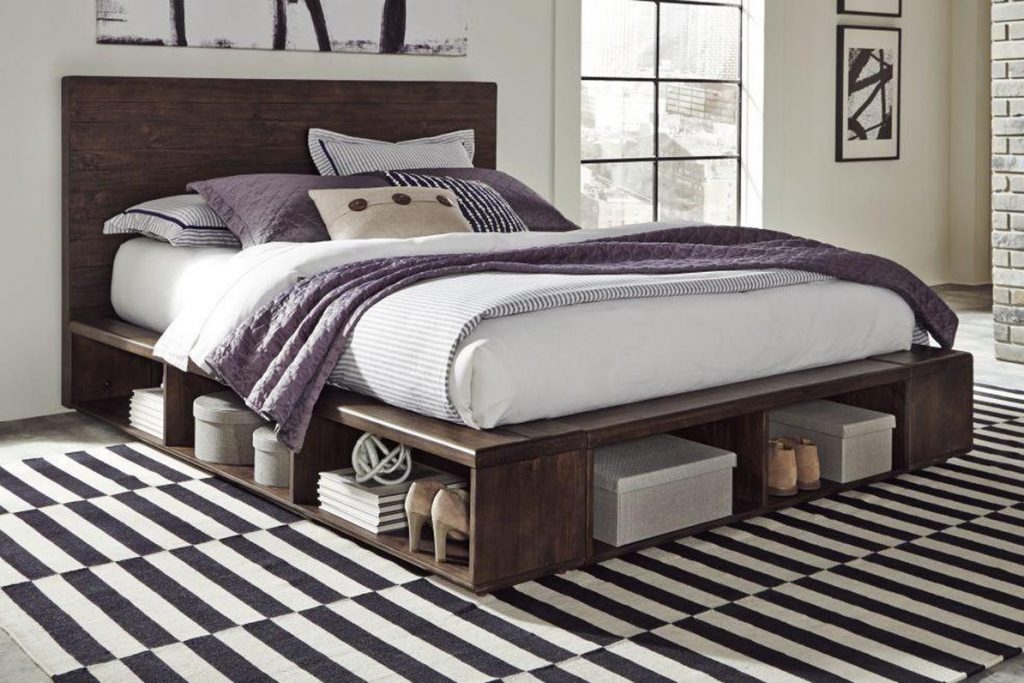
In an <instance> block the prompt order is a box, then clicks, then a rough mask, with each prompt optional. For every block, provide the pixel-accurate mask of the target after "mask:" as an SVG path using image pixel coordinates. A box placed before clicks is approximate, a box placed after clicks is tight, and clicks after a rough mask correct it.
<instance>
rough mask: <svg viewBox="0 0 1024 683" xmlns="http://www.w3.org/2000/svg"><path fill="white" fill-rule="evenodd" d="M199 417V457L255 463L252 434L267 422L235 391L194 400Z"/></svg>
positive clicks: (207, 460) (229, 462) (246, 463)
mask: <svg viewBox="0 0 1024 683" xmlns="http://www.w3.org/2000/svg"><path fill="white" fill-rule="evenodd" d="M192 415H193V416H194V417H195V418H196V457H197V458H199V459H200V460H202V461H204V462H210V463H216V464H219V465H252V464H253V459H254V450H253V446H252V434H253V432H255V431H256V430H257V429H259V428H260V427H262V426H264V425H265V424H266V422H265V421H264V420H263V418H261V417H260V416H259V415H257V414H256V413H254V412H252V411H251V410H249V409H248V408H247V407H246V406H245V404H244V403H242V399H240V398H238V396H236V395H235V394H234V393H233V392H230V391H222V392H219V393H216V394H207V395H206V396H200V397H199V398H197V399H196V400H195V402H194V403H193V404H192Z"/></svg>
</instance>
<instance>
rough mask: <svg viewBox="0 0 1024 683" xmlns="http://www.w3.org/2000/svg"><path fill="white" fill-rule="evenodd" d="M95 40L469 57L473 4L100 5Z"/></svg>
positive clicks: (226, 0) (132, 0)
mask: <svg viewBox="0 0 1024 683" xmlns="http://www.w3.org/2000/svg"><path fill="white" fill-rule="evenodd" d="M96 41H97V42H98V43H108V44H122V45H166V46H175V47H213V48H217V47H219V48H247V49H256V50H314V51H315V50H318V51H321V52H369V53H393V54H394V53H401V54H416V55H449V56H464V55H465V54H466V47H467V27H466V0H170V1H168V0H96Z"/></svg>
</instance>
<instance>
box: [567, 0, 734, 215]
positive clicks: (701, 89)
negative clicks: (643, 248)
mask: <svg viewBox="0 0 1024 683" xmlns="http://www.w3.org/2000/svg"><path fill="white" fill-rule="evenodd" d="M742 12H743V8H742V0H704V1H701V2H697V1H693V2H691V1H688V0H583V55H582V58H583V64H582V70H583V83H582V134H581V143H582V157H583V168H582V173H581V189H582V194H583V197H582V202H583V205H582V219H583V225H584V227H588V228H598V227H600V228H604V227H612V226H616V225H624V224H626V223H640V222H647V221H651V220H695V221H705V222H708V223H716V224H736V223H737V222H738V221H739V207H740V136H741V128H740V127H741V123H740V122H741V113H742V112H741V106H742V104H741V99H740V93H741V88H742V84H741V80H740V72H741V67H740V64H741V55H742V52H741V51H742V33H743V29H742Z"/></svg>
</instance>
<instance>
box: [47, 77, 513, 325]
mask: <svg viewBox="0 0 1024 683" xmlns="http://www.w3.org/2000/svg"><path fill="white" fill-rule="evenodd" d="M311 127H322V128H328V129H332V130H337V131H339V132H343V133H347V134H351V135H357V136H365V137H371V138H376V139H381V140H391V141H396V140H402V139H409V138H416V137H422V136H425V135H436V134H439V133H445V132H448V131H452V130H456V129H461V128H473V129H475V130H476V140H477V152H476V165H477V166H480V167H485V168H494V167H495V148H496V137H497V130H496V129H497V86H496V85H495V84H494V83H458V82H422V81H413V82H401V81H294V80H228V79H192V78H114V77H87V76H69V77H66V78H65V79H64V81H63V152H64V163H63V173H64V189H63V200H64V227H63V235H64V237H63V249H64V254H63V257H64V270H63V273H64V289H63V292H64V321H65V334H66V329H67V322H68V321H69V320H90V319H96V318H101V317H107V316H110V315H112V313H113V311H112V309H111V306H110V275H111V269H112V266H113V261H114V254H115V252H116V251H117V248H118V246H119V245H120V244H121V243H122V242H124V241H125V240H126V239H128V238H127V237H124V236H104V235H103V234H102V229H103V222H104V221H105V220H106V219H107V218H110V217H111V216H113V215H115V214H117V213H118V212H120V211H122V210H124V209H125V208H127V207H129V206H132V205H133V204H137V203H139V202H142V201H146V200H150V199H156V198H159V197H166V196H169V195H174V194H181V193H182V192H184V189H185V185H186V184H187V183H189V182H191V181H193V180H201V179H204V178H216V177H219V176H226V175H234V174H239V173H274V172H276V173H315V172H316V169H315V168H314V166H313V163H312V161H311V160H310V158H309V151H308V149H307V147H306V133H307V131H308V129H309V128H311Z"/></svg>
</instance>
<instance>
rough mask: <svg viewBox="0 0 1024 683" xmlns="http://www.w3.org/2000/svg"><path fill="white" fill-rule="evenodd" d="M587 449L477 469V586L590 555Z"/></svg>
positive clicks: (473, 495)
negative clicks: (588, 551)
mask: <svg viewBox="0 0 1024 683" xmlns="http://www.w3.org/2000/svg"><path fill="white" fill-rule="evenodd" d="M589 463H590V459H589V458H588V453H587V451H585V450H581V451H571V452H568V453H558V454H554V455H547V456H543V457H539V458H534V459H532V460H520V461H517V462H512V463H509V464H507V465H504V466H499V467H488V468H485V469H474V470H473V471H472V479H471V481H470V538H471V539H472V541H471V545H470V564H469V569H470V574H471V576H472V580H473V583H474V584H475V585H481V586H485V585H495V584H496V583H502V584H507V583H508V582H509V581H510V579H512V578H514V577H519V576H523V575H526V574H529V573H530V572H535V571H537V570H541V569H545V568H547V569H548V571H550V569H551V568H554V567H561V566H567V565H571V564H574V563H576V564H578V563H580V562H582V561H583V560H584V558H585V557H586V553H587V547H588V538H587V529H588V528H589V524H588V521H587V517H588V516H590V509H589V506H588V501H589V494H588V492H587V486H588V482H589V477H588V472H587V469H588V466H589Z"/></svg>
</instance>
